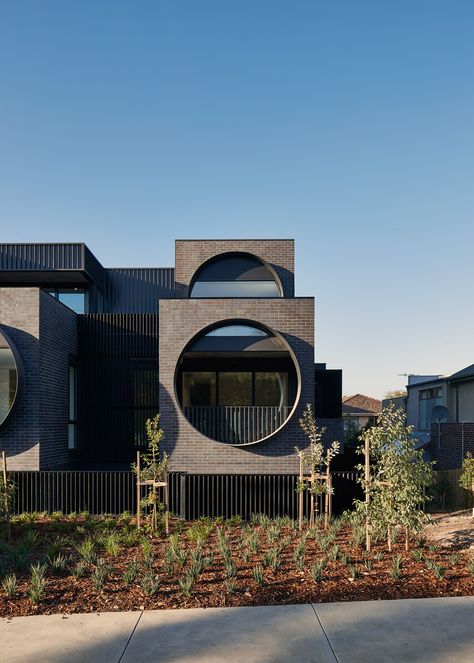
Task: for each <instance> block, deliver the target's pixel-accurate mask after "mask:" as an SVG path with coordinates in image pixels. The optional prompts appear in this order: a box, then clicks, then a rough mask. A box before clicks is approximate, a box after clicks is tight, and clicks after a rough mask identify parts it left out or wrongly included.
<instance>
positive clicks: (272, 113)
mask: <svg viewBox="0 0 474 663" xmlns="http://www.w3.org/2000/svg"><path fill="white" fill-rule="evenodd" d="M473 72H474V3H472V2H471V1H470V0H469V1H467V0H466V1H463V0H456V2H448V1H447V0H446V1H444V2H439V1H436V0H425V1H423V0H416V1H413V0H410V1H404V0H399V1H398V2H380V1H373V2H365V1H364V0H357V1H356V0H354V1H350V2H349V1H346V2H341V1H337V0H335V1H331V2H322V1H319V0H312V1H308V2H306V1H303V0H300V1H298V0H296V1H293V2H290V1H289V0H287V1H286V2H283V1H276V0H252V1H250V0H241V1H240V2H235V1H234V2H231V1H230V0H229V1H224V0H219V1H217V0H216V1H214V2H211V1H207V0H200V1H199V2H195V1H194V0H193V1H191V0H188V1H186V2H185V1H180V0H169V1H168V2H160V1H158V0H154V1H149V2H147V1H145V0H138V1H137V2H132V1H131V0H130V1H129V2H121V1H117V0H113V1H112V0H104V1H101V2H95V1H89V2H88V1H81V2H73V1H72V0H68V1H64V0H58V1H57V2H51V1H49V0H42V2H36V1H34V0H31V1H29V2H26V1H23V0H18V1H16V2H6V0H3V2H2V1H1V0H0V229H1V233H0V241H4V242H8V241H27V242H28V241H85V242H86V243H87V244H89V246H90V247H91V249H92V250H93V252H94V253H95V254H96V255H97V257H98V258H99V260H100V261H101V262H102V264H104V265H105V266H117V265H129V266H133V265H137V266H138V265H145V266H147V265H163V266H168V265H171V264H172V262H173V251H174V239H175V238H176V237H180V238H187V237H208V238H212V237H222V238H226V237H294V238H295V240H296V261H297V283H296V287H297V294H299V295H314V296H315V297H316V309H317V327H316V345H317V351H316V359H317V361H327V363H328V365H329V366H331V367H341V368H343V370H344V392H345V393H354V392H357V391H359V392H363V393H367V394H371V395H375V396H381V395H382V394H383V393H384V391H385V390H387V389H390V388H397V387H400V386H402V385H403V383H404V378H401V377H398V376H397V374H398V373H405V372H406V373H408V372H411V373H427V372H428V373H431V372H432V373H447V372H451V371H454V370H457V369H460V368H462V367H464V366H466V365H468V364H470V363H473V362H474V353H473V345H474V344H473V335H474V334H473V328H474V306H473V304H472V302H473V300H474V292H473V290H474V285H473V284H474V279H473V277H472V262H473V260H472V256H473V247H474V219H473V207H474V193H473V191H474V187H473V182H474V133H473V118H474V73H473Z"/></svg>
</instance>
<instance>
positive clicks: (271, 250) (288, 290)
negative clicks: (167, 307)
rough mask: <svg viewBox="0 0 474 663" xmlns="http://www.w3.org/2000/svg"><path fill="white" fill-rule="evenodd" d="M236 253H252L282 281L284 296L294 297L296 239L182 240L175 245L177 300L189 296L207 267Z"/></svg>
mask: <svg viewBox="0 0 474 663" xmlns="http://www.w3.org/2000/svg"><path fill="white" fill-rule="evenodd" d="M232 251H242V252H244V253H251V254H252V255H255V256H257V258H261V259H262V260H263V261H265V262H266V263H268V264H269V265H270V266H271V267H273V269H274V270H275V272H276V273H277V275H278V277H279V279H280V281H281V285H282V288H283V296H284V297H294V294H295V276H294V272H295V247H294V241H293V240H292V239H273V240H272V239H264V240H260V239H246V240H245V239H242V240H228V239H225V240H214V239H213V240H210V239H193V240H183V239H178V240H176V243H175V280H176V286H175V292H176V295H175V296H176V297H179V298H186V297H187V296H188V289H189V284H190V282H191V279H192V277H193V276H194V274H195V272H196V270H197V269H198V268H199V267H201V265H202V264H203V263H205V262H206V261H207V260H209V259H210V258H213V257H214V256H218V255H219V254H221V253H229V252H232Z"/></svg>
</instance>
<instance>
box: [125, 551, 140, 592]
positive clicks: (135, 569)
mask: <svg viewBox="0 0 474 663" xmlns="http://www.w3.org/2000/svg"><path fill="white" fill-rule="evenodd" d="M139 572H140V566H139V564H138V560H137V558H136V557H134V558H133V559H132V561H131V562H130V563H129V565H128V566H127V568H126V569H125V571H124V572H123V576H122V579H123V582H124V584H125V585H131V584H132V583H133V582H135V580H136V579H137V577H138V574H139Z"/></svg>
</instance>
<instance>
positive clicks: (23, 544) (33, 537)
mask: <svg viewBox="0 0 474 663" xmlns="http://www.w3.org/2000/svg"><path fill="white" fill-rule="evenodd" d="M37 539H38V533H37V532H35V531H34V530H32V529H27V530H26V532H25V533H24V534H23V537H22V538H21V540H20V543H19V546H18V547H19V550H20V551H21V552H23V553H29V552H31V551H32V550H33V548H34V547H35V544H36V541H37Z"/></svg>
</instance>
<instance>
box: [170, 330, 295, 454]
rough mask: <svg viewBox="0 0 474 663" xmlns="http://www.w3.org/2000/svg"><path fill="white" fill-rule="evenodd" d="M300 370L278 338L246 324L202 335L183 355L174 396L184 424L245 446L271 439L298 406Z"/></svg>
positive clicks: (177, 371)
mask: <svg viewBox="0 0 474 663" xmlns="http://www.w3.org/2000/svg"><path fill="white" fill-rule="evenodd" d="M299 382H300V380H299V369H298V364H297V362H296V359H295V357H294V355H293V352H292V351H291V350H290V347H289V346H288V344H287V343H286V341H285V340H284V339H283V338H282V337H281V336H280V335H278V334H276V333H274V332H272V331H271V330H269V329H267V328H264V327H263V326H261V325H257V324H256V323H250V322H241V321H239V322H227V323H225V324H221V325H219V326H215V327H213V328H211V329H208V330H205V331H203V332H202V333H201V334H198V335H197V336H196V337H194V338H193V339H192V340H191V342H190V343H189V344H188V345H187V347H186V348H185V349H184V351H183V353H182V354H181V357H180V359H179V362H178V367H177V370H176V395H177V398H178V401H179V404H180V406H181V409H182V411H183V414H184V416H185V417H186V419H187V420H188V421H189V423H190V424H191V425H192V426H194V428H196V429H197V430H198V431H199V432H200V433H202V434H203V435H205V436H206V437H208V438H211V439H212V440H215V441H217V442H223V443H226V444H231V445H238V446H241V445H245V444H254V443H255V442H260V441H261V440H264V439H265V438H268V437H270V436H271V435H273V434H274V433H276V432H277V431H278V430H280V428H282V426H284V424H285V423H286V421H287V420H288V419H289V418H290V416H291V414H292V413H293V410H294V408H295V407H296V403H297V400H298V394H299Z"/></svg>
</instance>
